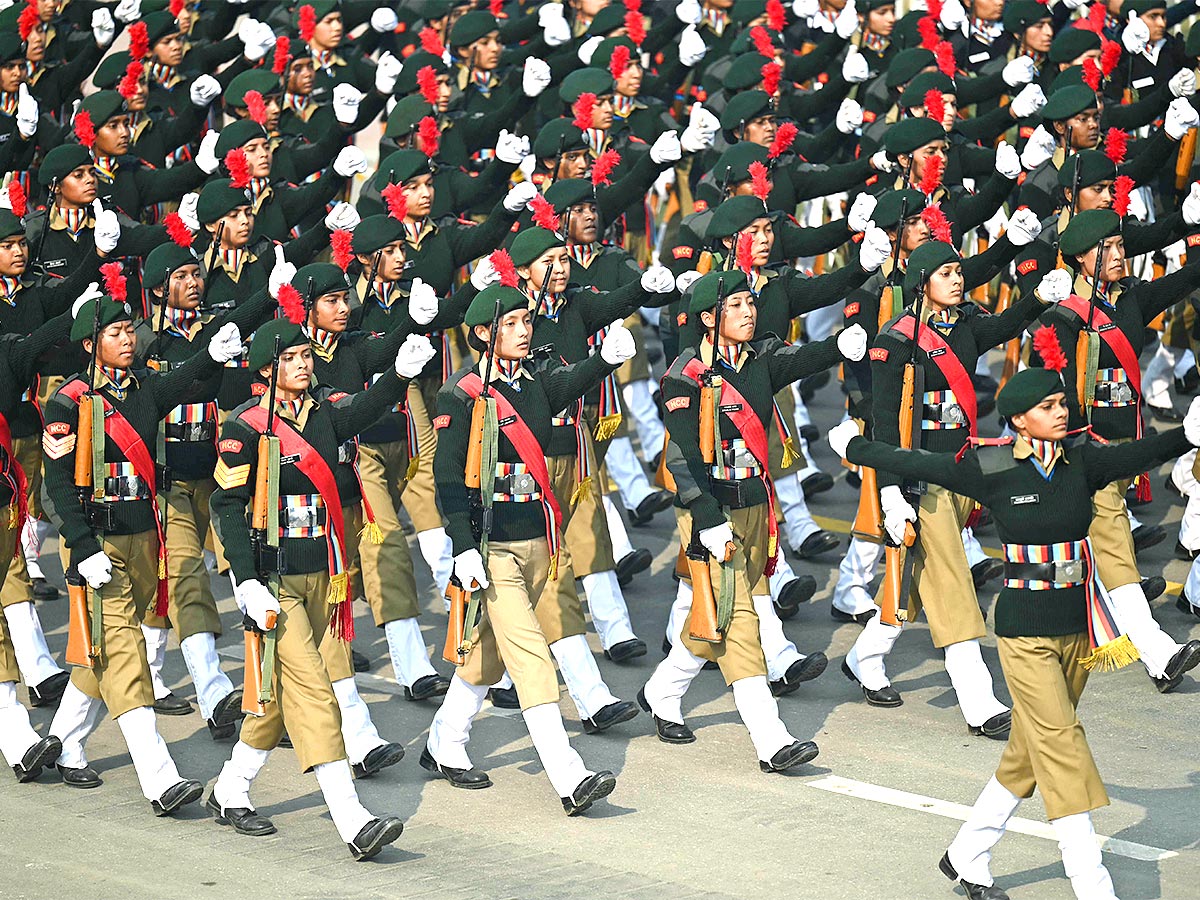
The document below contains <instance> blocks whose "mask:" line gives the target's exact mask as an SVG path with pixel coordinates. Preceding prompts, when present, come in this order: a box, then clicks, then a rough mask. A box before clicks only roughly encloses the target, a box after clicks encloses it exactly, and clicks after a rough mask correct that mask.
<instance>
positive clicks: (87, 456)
mask: <svg viewBox="0 0 1200 900" xmlns="http://www.w3.org/2000/svg"><path fill="white" fill-rule="evenodd" d="M75 434H76V437H75V487H76V488H78V489H79V496H80V497H81V498H83V499H87V498H88V496H89V495H90V494H91V493H92V490H93V488H94V485H93V484H92V481H93V479H92V441H93V439H94V437H95V436H94V435H93V434H92V395H91V394H90V393H88V394H83V395H82V396H81V397H80V398H79V424H78V426H77V427H76V429H75Z"/></svg>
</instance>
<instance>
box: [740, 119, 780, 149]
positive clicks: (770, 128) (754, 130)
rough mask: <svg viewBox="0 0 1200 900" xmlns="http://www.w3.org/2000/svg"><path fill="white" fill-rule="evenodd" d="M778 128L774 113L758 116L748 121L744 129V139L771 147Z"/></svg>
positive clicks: (761, 145)
mask: <svg viewBox="0 0 1200 900" xmlns="http://www.w3.org/2000/svg"><path fill="white" fill-rule="evenodd" d="M777 128H778V126H777V124H776V122H775V116H774V115H768V116H758V117H756V118H753V119H751V120H750V121H749V122H747V123H746V127H745V128H744V129H742V140H743V141H746V142H747V143H750V144H758V145H759V146H760V147H769V146H770V145H771V141H773V140H775V132H776V131H777Z"/></svg>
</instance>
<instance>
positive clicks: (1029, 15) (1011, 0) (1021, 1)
mask: <svg viewBox="0 0 1200 900" xmlns="http://www.w3.org/2000/svg"><path fill="white" fill-rule="evenodd" d="M1049 18H1050V8H1049V7H1048V6H1043V5H1042V4H1041V3H1038V2H1037V0H1007V2H1006V3H1005V4H1004V18H1003V19H1002V21H1003V22H1004V30H1005V31H1011V32H1012V33H1013V34H1019V33H1020V32H1022V31H1024V30H1025V29H1026V28H1028V27H1029V26H1030V25H1034V24H1036V23H1037V22H1040V21H1042V19H1049Z"/></svg>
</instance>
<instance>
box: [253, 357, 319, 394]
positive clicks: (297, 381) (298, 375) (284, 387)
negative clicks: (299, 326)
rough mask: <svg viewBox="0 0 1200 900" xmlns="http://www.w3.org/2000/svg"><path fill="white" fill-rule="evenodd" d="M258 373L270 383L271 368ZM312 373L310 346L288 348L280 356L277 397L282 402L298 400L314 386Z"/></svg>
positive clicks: (264, 368) (263, 368)
mask: <svg viewBox="0 0 1200 900" xmlns="http://www.w3.org/2000/svg"><path fill="white" fill-rule="evenodd" d="M258 373H259V374H260V375H261V376H262V377H263V378H264V379H266V380H267V381H268V382H270V380H271V367H270V366H263V367H262V368H261V369H259V370H258ZM312 373H313V356H312V349H311V348H310V347H309V346H308V344H302V345H300V346H298V347H288V348H287V349H286V350H284V351H283V352H282V353H281V354H279V376H278V381H277V382H276V384H275V394H276V396H278V397H279V399H280V400H295V399H297V398H298V397H299V396H300V395H301V394H303V393H304V392H305V391H307V390H308V387H309V385H310V384H312Z"/></svg>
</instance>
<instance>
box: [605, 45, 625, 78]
mask: <svg viewBox="0 0 1200 900" xmlns="http://www.w3.org/2000/svg"><path fill="white" fill-rule="evenodd" d="M627 68H629V48H628V47H626V46H625V45H624V44H618V45H617V46H616V47H614V48H613V52H612V57H611V58H610V59H609V60H608V71H609V73H610V74H611V75H612V77H613V80H614V81H615V80H616V79H618V78H620V77H621V76H622V75H624V74H625V70H626V69H627Z"/></svg>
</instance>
